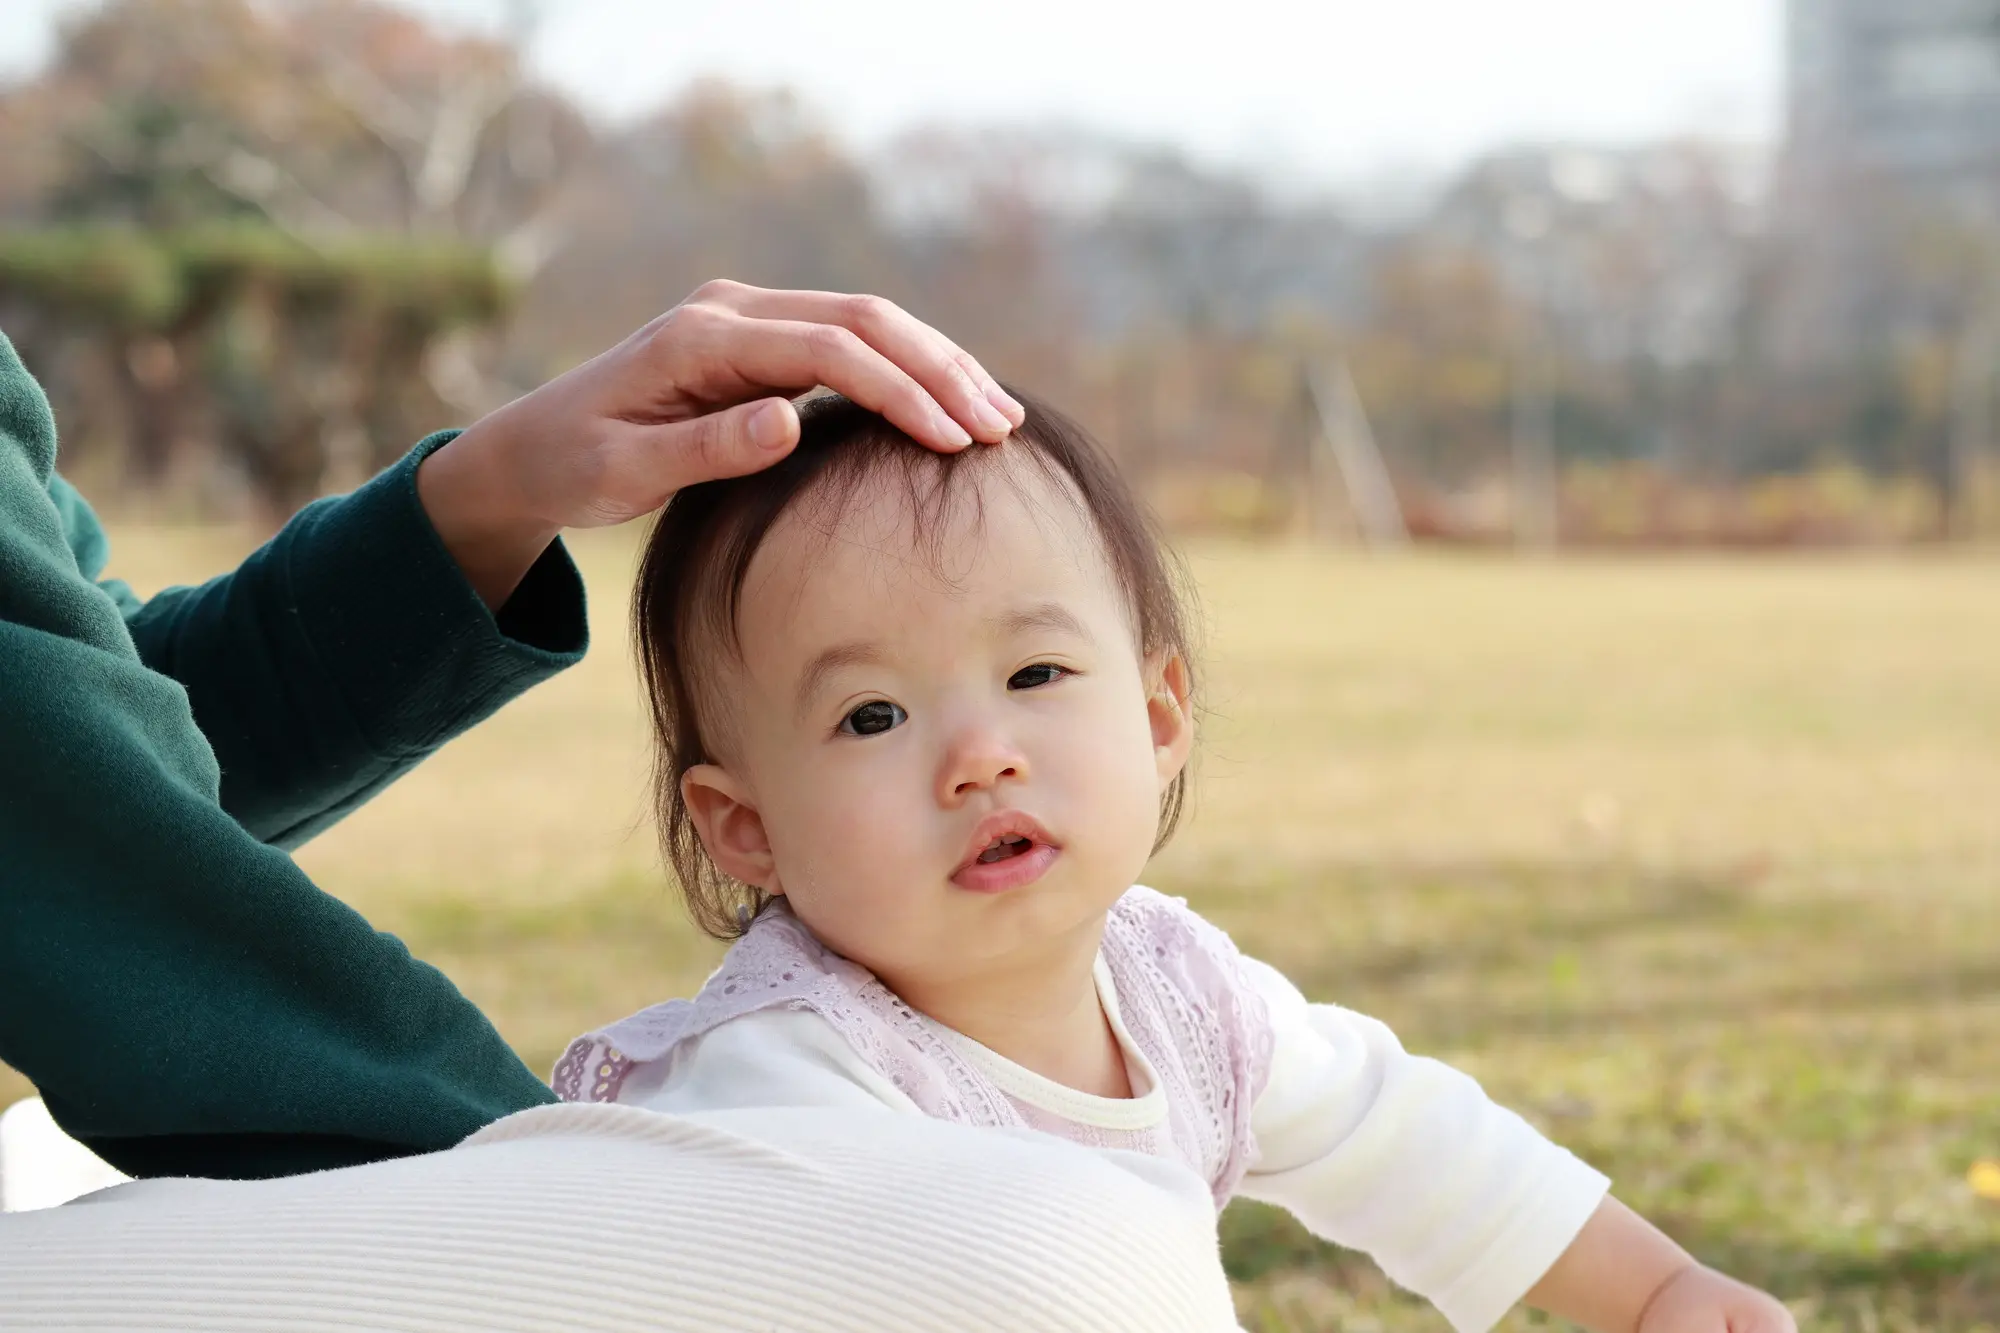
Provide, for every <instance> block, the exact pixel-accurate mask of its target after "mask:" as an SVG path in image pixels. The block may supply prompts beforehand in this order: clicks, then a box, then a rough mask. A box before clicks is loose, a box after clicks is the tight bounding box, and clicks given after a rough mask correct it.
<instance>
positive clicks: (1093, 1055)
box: [884, 931, 1133, 1097]
mask: <svg viewBox="0 0 2000 1333" xmlns="http://www.w3.org/2000/svg"><path fill="white" fill-rule="evenodd" d="M1088 944H1089V947H1088V949H1087V951H1086V950H1082V949H1080V948H1079V949H1075V950H1063V951H1060V952H1059V954H1058V955H1057V956H1055V957H1052V958H1049V959H1038V960H1035V962H1033V963H1031V964H1026V965H1019V966H1015V967H1010V968H1005V969H993V970H989V971H986V972H982V973H980V974H979V975H977V976H974V977H965V978H959V979H955V980H953V981H952V982H951V983H949V984H945V985H934V986H923V985H914V986H912V985H894V986H893V989H895V991H896V993H897V994H898V995H900V996H901V997H902V999H903V1001H904V1002H905V1003H906V1004H908V1005H910V1006H911V1007H912V1008H914V1009H917V1010H920V1011H921V1012H923V1013H925V1014H928V1015H929V1016H930V1017H931V1018H934V1019H936V1020H937V1021H938V1022H940V1023H943V1024H944V1025H945V1026H946V1027H949V1028H951V1029H953V1030H954V1031H956V1032H959V1033H961V1034H963V1035H965V1036H967V1037H970V1038H972V1039H973V1040H974V1041H976V1042H978V1043H979V1044H980V1045H982V1046H984V1047H986V1049H988V1050H990V1051H992V1052H994V1053H995V1054H997V1055H1000V1056H1004V1057H1005V1058H1006V1059H1009V1060H1012V1061H1013V1062H1014V1063H1015V1064H1017V1065H1020V1066H1021V1067H1022V1068H1024V1069H1028V1070H1032V1071H1033V1072H1035V1073H1037V1074H1040V1075H1041V1076H1042V1077H1043V1078H1046V1079H1050V1080H1053V1081H1054V1082H1057V1083H1060V1084H1062V1085H1063V1086H1065V1087H1069V1088H1074V1089H1076V1090H1077V1091H1079V1092H1087V1093H1091V1094H1092V1095H1094V1096H1098V1097H1130V1096H1132V1091H1133V1090H1132V1083H1131V1080H1130V1078H1129V1077H1128V1076H1127V1074H1126V1071H1125V1053H1124V1051H1123V1050H1122V1049H1121V1048H1120V1046H1119V1044H1118V1038H1117V1035H1116V1034H1115V1033H1114V1032H1113V1031H1112V1029H1111V1020H1110V1018H1109V1017H1108V1016H1107V1015H1106V1014H1105V1012H1104V1004H1103V1001H1102V1000H1100V999H1099V998H1098V994H1097V981H1096V977H1095V974H1094V967H1095V964H1096V961H1097V932H1094V931H1093V932H1091V933H1090V937H1089V941H1088ZM1068 955H1080V956H1068ZM884 980H885V981H886V980H888V979H887V978H884Z"/></svg>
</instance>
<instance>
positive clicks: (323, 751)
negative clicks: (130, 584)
mask: <svg viewBox="0 0 2000 1333" xmlns="http://www.w3.org/2000/svg"><path fill="white" fill-rule="evenodd" d="M448 439H449V437H447V436H434V437H432V438H431V439H430V440H427V441H425V442H424V444H423V445H420V446H419V448H418V449H417V450H416V451H414V452H413V453H412V454H411V455H410V456H409V457H407V458H405V459H404V460H403V461H402V462H401V463H399V464H397V465H396V466H395V467H393V468H391V469H390V470H389V471H387V472H385V473H383V474H382V475H381V476H379V477H377V478H375V479H374V480H373V481H370V482H369V483H368V484H367V485H366V486H364V487H362V488H361V489H360V490H359V491H357V492H355V493H354V494H353V495H350V496H344V497H341V498H339V499H336V500H329V501H322V502H320V503H319V504H316V505H312V506H309V507H308V508H307V509H306V510H304V511H302V512H301V513H300V514H299V515H298V516H297V517H295V518H294V519H293V520H292V522H291V523H289V524H287V525H286V527H285V530H284V531H283V532H281V533H280V534H278V536H277V537H275V538H273V539H272V540H271V541H270V542H269V543H268V544H267V545H266V546H265V547H263V548H262V549H261V550H259V551H258V552H257V553H256V554H254V555H252V556H251V557H250V558H249V559H248V560H246V561H244V563H243V564H242V566H241V567H239V568H238V569H236V570H235V571H233V572H231V573H230V574H228V575H225V576H223V577H221V578H218V579H215V580H213V581H211V582H210V583H208V584H205V585H203V586H202V587H199V588H186V589H174V590H170V591H168V592H166V593H162V594H161V595H160V596H158V597H156V598H154V599H153V600H152V601H151V602H149V603H147V604H145V605H144V606H143V607H140V608H138V609H137V610H136V611H134V612H133V613H131V614H130V615H129V619H128V624H129V626H130V629H131V631H132V637H133V640H134V642H135V643H136V644H137V645H138V648H139V652H140V655H141V657H142V658H143V660H144V661H145V662H146V664H147V665H148V666H150V667H152V668H153V669H154V670H156V671H159V672H161V673H162V674H164V675H168V676H171V677H173V678H174V679H175V680H177V681H179V682H180V683H181V684H182V685H183V686H184V687H185V688H186V689H187V692H188V697H189V700H190V702H191V703H192V705H193V708H194V714H195V720H196V722H197V723H198V724H199V725H200V727H201V729H202V731H203V732H204V733H205V734H206V736H207V737H208V740H209V742H210V744H211V745H212V746H213V747H214V749H215V751H216V754H217V756H218V758H219V759H220V760H221V766H222V771H223V780H222V792H221V796H222V804H223V807H224V808H225V809H226V810H228V811H229V813H230V814H231V815H233V816H235V817H236V819H237V820H238V821H239V822H241V823H242V824H243V826H244V827H245V828H247V829H249V830H250V831H251V832H252V833H253V834H255V835H256V836H257V837H258V838H260V839H262V840H264V841H267V842H272V843H275V844H278V845H280V846H295V845H297V844H298V843H300V842H303V841H304V840H305V839H306V838H307V837H309V836H311V835H312V834H313V833H315V832H317V831H319V830H320V829H323V828H325V827H326V826H327V825H329V824H331V823H332V822H334V821H335V820H336V819H338V818H339V817H340V816H341V815H343V814H345V813H346V812H347V811H349V810H351V809H353V808H354V807H355V806H357V805H359V804H361V803H362V802H363V801H365V800H366V799H368V798H369V797H370V796H372V795H373V794H375V793H376V792H378V791H380V790H381V789H382V788H383V787H384V786H386V785H388V784H389V783H390V782H393V781H394V780H395V779H396V778H398V777H400V776H401V775H402V774H403V773H405V772H407V771H408V770H409V769H410V768H411V767H413V766H414V765H415V764H416V763H417V762H419V761H420V760H421V759H422V758H424V756H426V755H427V754H429V753H430V752H431V751H432V750H434V749H436V748H437V747H438V746H439V745H441V744H443V743H444V742H445V741H446V740H449V739H450V738H451V737H452V736H454V735H456V734H457V733H459V732H460V731H463V730H464V729H465V728H466V727H468V726H470V725H472V724H473V723H475V722H477V721H479V720H480V719H481V718H484V717H486V716H488V715H490V714H491V713H492V712H494V711H495V710H496V709H498V708H499V707H501V706H502V705H503V704H505V703H506V702H507V701H508V700H510V699H512V698H513V697H515V696H516V695H518V694H519V693H521V692H522V691H523V690H525V689H527V688H528V687H529V686H531V685H533V684H535V683H536V682H538V681H541V680H544V679H546V678H548V677H549V676H551V675H553V674H555V673H556V672H557V671H559V670H561V669H562V668H563V667H565V666H567V665H569V664H570V663H571V662H574V661H575V660H577V658H578V657H579V656H581V654H582V651H583V648H584V645H585V641H586V631H585V627H584V607H583V588H582V583H581V581H580V580H579V579H578V577H577V575H576V571H575V569H574V567H573V566H572V565H571V564H570V563H569V560H568V557H567V555H566V554H565V553H564V552H563V550H562V548H561V546H560V545H555V546H550V545H549V544H548V543H547V542H544V543H543V544H542V546H541V547H540V548H538V550H537V552H536V554H535V555H534V557H532V558H531V559H530V563H529V565H528V567H527V573H526V577H525V581H523V580H522V577H521V575H520V574H518V573H516V574H515V575H513V579H514V582H515V584H516V585H518V586H510V589H509V592H510V595H511V600H510V601H509V602H508V603H507V605H506V606H505V607H504V608H503V609H502V610H501V612H500V613H499V614H498V615H496V614H495V613H493V612H492V611H491V610H489V609H488V608H487V606H486V605H485V604H484V603H483V601H482V599H481V598H480V597H479V596H477V595H475V589H474V588H473V587H472V586H470V585H469V583H468V579H467V577H466V576H465V575H464V574H463V573H462V572H461V570H460V568H459V567H458V565H457V564H456V563H455V562H454V557H453V555H452V553H451V552H450V551H449V549H448V548H447V547H446V546H445V545H444V543H443V540H442V538H441V536H440V534H439V533H437V532H436V531H435V530H434V529H433V527H432V525H431V522H430V520H429V518H428V517H427V515H426V513H425V510H424V509H423V507H422V505H421V503H420V497H419V479H420V475H421V467H422V466H424V465H427V464H428V463H429V462H430V460H431V459H432V458H434V457H439V456H441V453H440V450H441V446H442V445H443V444H444V443H445V442H446V441H447V440H448ZM441 452H442V453H449V452H450V451H449V449H442V451H441Z"/></svg>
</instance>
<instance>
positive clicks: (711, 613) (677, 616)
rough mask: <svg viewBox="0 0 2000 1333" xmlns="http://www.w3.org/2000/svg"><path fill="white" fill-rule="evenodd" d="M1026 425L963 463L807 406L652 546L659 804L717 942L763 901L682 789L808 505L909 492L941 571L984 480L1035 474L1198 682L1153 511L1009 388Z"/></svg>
mask: <svg viewBox="0 0 2000 1333" xmlns="http://www.w3.org/2000/svg"><path fill="white" fill-rule="evenodd" d="M1009 392H1010V393H1012V394H1013V396H1014V397H1015V398H1016V399H1017V400H1018V401H1019V402H1020V403H1021V404H1022V405H1023V406H1024V407H1025V408H1026V410H1027V418H1026V420H1025V421H1023V423H1022V424H1021V427H1020V429H1018V430H1016V431H1015V432H1014V433H1013V435H1012V436H1010V437H1009V438H1008V439H1007V440H1006V441H1004V442H1003V443H1001V444H999V445H997V446H991V447H989V446H984V445H973V446H972V447H970V448H967V449H965V450H962V451H961V452H959V453H955V454H938V453H933V452H932V451H930V450H929V449H926V448H924V447H922V446H921V445H919V444H917V443H916V442H915V441H913V440H911V439H910V437H909V436H907V435H905V434H904V433H903V432H902V431H900V430H898V429H897V428H896V427H894V426H893V425H891V424H889V422H888V421H886V420H884V419H883V418H882V417H881V416H878V415H877V414H875V413H873V412H870V411H867V410H866V409H864V408H861V407H859V406H856V405H855V404H854V403H852V402H849V401H848V400H847V399H845V398H842V397H839V396H837V395H829V396H823V397H819V398H813V399H809V400H807V401H806V402H803V403H801V404H800V405H799V417H800V424H801V431H800V435H799V443H798V446H797V447H796V448H795V449H793V450H792V452H791V453H790V454H789V455H787V456H786V457H785V458H784V459H783V460H782V461H781V462H779V463H778V464H777V465H776V466H774V467H770V468H767V469H765V470H764V471H762V472H755V473H752V474H750V475H749V476H744V477H730V478H725V479H723V480H721V481H710V482H703V483H701V484H700V485H697V486H690V487H687V488H686V489H685V490H682V491H680V492H678V493H677V494H676V495H675V496H674V498H673V499H672V500H670V501H669V502H668V503H667V506H666V508H665V509H664V510H662V511H661V513H660V516H659V519H658V521H657V522H656V523H655V524H654V527H653V531H652V534H651V536H650V537H649V538H648V539H647V542H646V550H645V555H644V557H643V559H642V561H641V563H640V568H639V579H638V585H637V588H636V589H635V591H634V594H633V599H632V628H633V640H634V642H635V643H636V644H637V646H638V653H639V667H640V673H641V676H642V678H643V680H644V682H645V687H646V697H647V700H648V703H649V704H650V707H651V710H652V718H653V732H654V741H655V749H654V763H653V794H654V801H655V805H656V810H657V816H658V820H659V830H660V846H661V849H662V851H663V852H664V853H665V856H666V860H667V864H668V865H669V866H670V867H671V868H672V869H673V872H674V874H675V876H676V877H677V878H678V879H679V881H680V884H681V890H682V893H683V894H684V895H685V897H686V901H687V907H688V913H689V915H691V916H692V917H693V918H694V920H695V923H696V924H697V925H699V926H700V927H701V928H702V929H703V930H705V931H707V932H708V933H709V934H711V935H714V936H716V937H718V938H720V939H732V938H734V937H736V936H738V935H741V934H742V933H743V930H744V927H745V923H746V922H748V920H749V919H750V918H751V917H753V916H755V915H756V913H757V912H758V911H760V910H761V909H762V908H763V906H764V904H765V902H766V900H767V897H768V895H766V894H765V893H764V891H763V890H761V889H759V888H757V887H755V886H753V885H747V884H742V883H740V882H738V881H736V880H734V879H731V878H730V877H729V876H727V875H725V874H723V873H722V871H721V869H720V868H718V867H717V866H716V864H715V863H714V862H713V861H712V860H711V859H710V858H709V856H708V853H707V851H706V849H704V848H703V846H702V844H701V839H700V837H699V835H698V834H697V833H696V830H695V826H694V821H693V819H692V817H691V816H690V814H689V811H688V807H687V802H686V800H685V799H684V798H683V796H682V794H681V778H682V777H683V775H685V774H686V773H687V771H688V770H689V769H691V768H693V767H695V766H696V765H697V764H704V763H713V762H715V760H716V754H715V740H716V736H715V729H716V728H717V727H718V726H719V725H720V723H719V719H718V712H719V709H718V708H717V706H716V698H717V691H716V682H715V676H716V673H717V669H718V667H721V666H724V665H731V664H733V665H736V666H739V667H740V666H741V641H740V638H739V635H738V619H737V616H738V612H739V610H740V607H741V603H742V597H743V585H744V580H745V578H746V577H747V576H748V574H749V572H750V565H751V561H752V560H753V559H755V557H756V555H757V551H758V549H759V548H760V547H761V546H762V545H763V544H764V541H765V539H766V538H767V537H768V536H769V535H770V533H771V530H772V529H773V528H774V527H775V526H776V525H777V523H778V520H779V519H781V518H782V517H784V515H785V514H787V513H788V512H790V511H792V510H793V509H794V508H797V507H799V506H802V505H811V506H812V509H811V514H812V517H813V519H814V521H815V525H816V526H818V527H819V528H820V530H821V531H823V532H826V533H829V534H830V533H832V532H833V531H835V529H836V527H837V525H838V524H839V522H840V521H841V519H842V517H843V516H844V515H845V514H846V512H847V510H848V508H849V507H850V506H851V505H852V504H853V502H854V501H855V500H856V499H857V498H858V497H861V496H862V495H864V494H868V493H872V492H874V491H875V490H876V489H877V488H881V487H893V488H895V489H897V490H900V491H901V492H903V494H904V496H905V498H906V499H907V502H908V512H909V513H910V515H911V516H912V519H913V521H914V524H915V531H916V540H917V545H918V550H919V551H920V552H921V553H922V554H923V555H924V556H925V557H926V558H927V559H928V560H929V562H930V564H931V566H932V568H933V569H934V570H937V571H939V572H940V573H942V570H943V568H944V565H945V563H946V557H947V555H948V553H947V552H946V551H945V550H943V548H942V544H943V542H944V541H945V540H946V537H947V534H948V533H949V531H950V529H951V524H950V522H949V520H950V519H951V518H952V516H953V515H954V514H955V513H956V512H958V506H960V505H961V504H967V503H970V504H971V505H973V506H974V507H975V512H976V507H977V505H978V488H977V487H976V486H974V485H971V484H968V479H969V478H970V477H971V476H972V474H973V473H974V471H975V470H977V469H982V468H993V467H1004V466H1006V465H1008V464H1013V465H1016V466H1019V465H1022V464H1024V463H1031V464H1032V465H1033V466H1035V467H1036V468H1038V469H1039V470H1040V471H1041V473H1042V474H1043V475H1044V476H1045V477H1047V478H1048V479H1049V480H1051V481H1053V482H1055V483H1056V486H1057V489H1058V490H1060V491H1061V492H1062V493H1063V494H1064V495H1066V496H1068V497H1069V498H1070V499H1071V500H1072V501H1073V502H1075V503H1076V504H1077V505H1078V506H1079V508H1080V509H1081V510H1082V512H1083V513H1084V514H1085V515H1086V516H1088V517H1089V519H1090V520H1091V523H1092V525H1093V527H1094V528H1095V529H1096V533H1097V536H1098V538H1099V540H1100V541H1101V542H1102V543H1103V549H1104V553H1105V555H1106V557H1107V559H1108V561H1109V564H1110V567H1111V571H1112V574H1113V576H1114V577H1115V578H1116V580H1117V582H1118V585H1119V588H1120V590H1121V591H1122V592H1123V593H1124V595H1125V600H1126V608H1127V613H1128V614H1129V616H1130V617H1131V625H1132V629H1133V637H1134V639H1135V640H1136V642H1137V643H1138V645H1139V651H1140V652H1141V654H1143V655H1148V656H1150V655H1154V654H1162V655H1177V656H1179V657H1180V658H1181V659H1182V660H1183V662H1185V663H1186V664H1187V667H1188V670H1189V679H1190V681H1192V679H1193V674H1192V673H1193V665H1194V662H1193V659H1194V654H1193V644H1192V643H1191V641H1190V634H1191V624H1190V613H1189V599H1188V597H1187V594H1186V591H1185V589H1186V587H1187V580H1186V578H1185V576H1184V575H1183V572H1182V570H1181V568H1180V566H1179V565H1178V563H1177V562H1176V561H1175V560H1174V558H1173V556H1172V555H1171V553H1170V552H1169V550H1168V548H1167V546H1166V544H1165V543H1164V542H1163V541H1162V540H1161V538H1160V535H1159V533H1158V530H1157V528H1156V526H1155V524H1154V523H1153V520H1152V518H1151V516H1150V515H1149V514H1148V513H1147V512H1146V510H1145V508H1144V507H1143V506H1142V505H1141V504H1140V502H1139V500H1138V497H1137V496H1135V495H1134V494H1133V492H1132V489H1131V488H1130V487H1129V486H1128V485H1126V483H1125V479H1124V478H1123V477H1122V476H1121V475H1120V474H1119V472H1118V469H1117V467H1116V465H1115V464H1113V463H1112V461H1111V459H1110V457H1109V456H1108V455H1107V454H1106V453H1105V452H1104V450H1103V448H1102V447H1101V446H1099V445H1098V443H1097V442H1096V441H1095V440H1093V439H1092V438H1091V437H1090V435H1089V433H1088V432H1087V431H1085V430H1084V429H1083V428H1082V427H1081V426H1079V425H1078V424H1077V423H1076V422H1074V421H1072V420H1071V419H1070V418H1068V417H1066V416H1064V415H1062V414H1061V413H1059V412H1057V411H1055V410H1054V409H1053V408H1051V407H1049V406H1048V405H1047V404H1045V403H1042V402H1040V401H1039V400H1038V399H1036V398H1035V397H1033V396H1032V395H1029V394H1024V393H1021V392H1019V391H1018V390H1014V389H1011V388H1010V389H1009ZM1185 799H1186V775H1185V773H1183V774H1182V775H1181V776H1180V777H1178V778H1176V779H1175V780H1174V782H1173V784H1172V785H1171V786H1170V787H1169V788H1168V789H1167V791H1166V793H1165V794H1164V796H1163V797H1162V799H1161V808H1160V828H1159V834H1158V836H1157V838H1156V840H1155V844H1154V845H1155V848H1156V849H1157V848H1158V847H1159V846H1162V845H1164V844H1165V843H1166V841H1167V839H1168V838H1170V837H1171V836H1172V835H1173V831H1174V827H1175V825H1176V824H1177V823H1178V822H1179V820H1180V815H1181V810H1182V807H1183V805H1184V803H1185Z"/></svg>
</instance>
